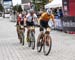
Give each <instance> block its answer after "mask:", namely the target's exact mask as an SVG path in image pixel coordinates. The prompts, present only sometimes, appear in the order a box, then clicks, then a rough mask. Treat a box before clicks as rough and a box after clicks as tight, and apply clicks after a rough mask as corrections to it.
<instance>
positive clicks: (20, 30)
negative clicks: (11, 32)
mask: <svg viewBox="0 0 75 60" xmlns="http://www.w3.org/2000/svg"><path fill="white" fill-rule="evenodd" d="M17 27H18V32H17V34H18V38H19V40H20V43H22V45H24V31H25V29H24V26H23V25H17Z"/></svg>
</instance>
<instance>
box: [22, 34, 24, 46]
mask: <svg viewBox="0 0 75 60" xmlns="http://www.w3.org/2000/svg"><path fill="white" fill-rule="evenodd" d="M22 45H24V33H22Z"/></svg>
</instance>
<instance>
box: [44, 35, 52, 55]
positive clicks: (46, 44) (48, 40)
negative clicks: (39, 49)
mask: <svg viewBox="0 0 75 60" xmlns="http://www.w3.org/2000/svg"><path fill="white" fill-rule="evenodd" d="M51 46H52V39H51V36H46V40H45V42H44V45H43V52H44V55H46V56H47V55H48V54H49V53H50V51H51Z"/></svg>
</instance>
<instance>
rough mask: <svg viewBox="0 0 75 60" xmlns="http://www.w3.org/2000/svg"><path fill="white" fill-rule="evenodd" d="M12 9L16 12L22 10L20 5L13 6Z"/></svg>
mask: <svg viewBox="0 0 75 60" xmlns="http://www.w3.org/2000/svg"><path fill="white" fill-rule="evenodd" d="M13 10H14V11H17V12H22V11H23V10H22V7H21V5H16V6H13Z"/></svg>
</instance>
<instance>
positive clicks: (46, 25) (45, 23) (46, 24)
mask: <svg viewBox="0 0 75 60" xmlns="http://www.w3.org/2000/svg"><path fill="white" fill-rule="evenodd" d="M40 25H41V26H42V27H43V28H47V27H49V25H48V21H44V20H41V21H40Z"/></svg>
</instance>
